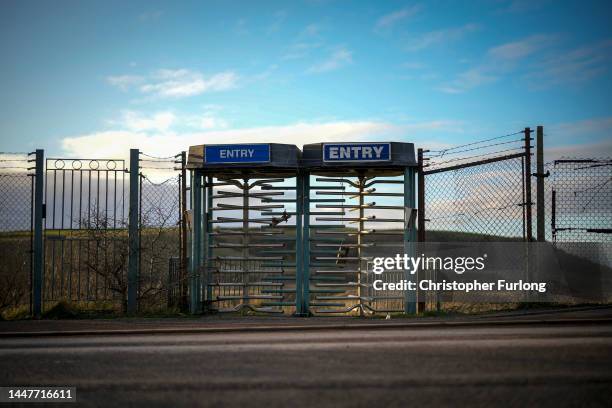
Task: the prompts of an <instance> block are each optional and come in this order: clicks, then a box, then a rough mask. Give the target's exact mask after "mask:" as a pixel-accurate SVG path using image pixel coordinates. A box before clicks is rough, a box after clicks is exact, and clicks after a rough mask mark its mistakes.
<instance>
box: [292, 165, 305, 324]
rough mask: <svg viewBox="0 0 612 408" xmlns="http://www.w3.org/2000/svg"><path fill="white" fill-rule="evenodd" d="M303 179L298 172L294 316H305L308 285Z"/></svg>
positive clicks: (296, 180)
mask: <svg viewBox="0 0 612 408" xmlns="http://www.w3.org/2000/svg"><path fill="white" fill-rule="evenodd" d="M304 177H305V174H304V172H302V171H298V174H297V177H296V179H295V315H296V316H306V315H307V314H306V309H307V308H308V307H307V306H306V304H307V302H308V301H307V300H305V299H304V286H305V285H308V283H306V282H305V277H304V265H305V264H306V259H305V258H304V247H305V244H304V242H303V241H302V239H303V229H304V223H303V217H304V194H305V193H304V191H305V187H304Z"/></svg>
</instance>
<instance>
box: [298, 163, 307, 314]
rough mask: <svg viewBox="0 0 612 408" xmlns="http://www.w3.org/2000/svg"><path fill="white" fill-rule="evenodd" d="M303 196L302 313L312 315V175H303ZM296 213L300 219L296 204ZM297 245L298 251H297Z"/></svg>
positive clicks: (305, 173)
mask: <svg viewBox="0 0 612 408" xmlns="http://www.w3.org/2000/svg"><path fill="white" fill-rule="evenodd" d="M303 180H304V181H303V188H302V190H303V195H302V200H301V203H302V213H303V214H304V216H303V221H302V222H303V224H302V228H301V230H302V247H303V248H304V255H303V257H302V276H303V279H302V282H303V285H304V286H303V288H304V289H303V293H304V295H303V304H304V307H303V309H302V312H303V313H304V314H305V315H306V316H309V315H310V173H308V172H304V174H303ZM296 213H297V214H298V218H300V216H299V214H300V212H299V209H298V208H297V202H296ZM296 229H297V227H296ZM297 248H298V247H297V245H296V250H297Z"/></svg>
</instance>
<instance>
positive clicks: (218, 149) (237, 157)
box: [187, 143, 301, 175]
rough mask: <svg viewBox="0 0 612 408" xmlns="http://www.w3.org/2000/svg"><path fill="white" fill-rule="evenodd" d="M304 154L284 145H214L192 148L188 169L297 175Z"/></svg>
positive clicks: (208, 171) (295, 147) (206, 171)
mask: <svg viewBox="0 0 612 408" xmlns="http://www.w3.org/2000/svg"><path fill="white" fill-rule="evenodd" d="M300 156H301V152H300V150H299V149H298V148H297V146H295V145H289V144H280V143H241V144H210V145H197V146H190V147H189V156H188V158H187V168H188V169H191V170H194V169H202V170H204V172H205V173H211V174H212V173H215V174H217V173H224V174H225V173H240V174H246V173H253V174H256V175H262V174H267V173H269V174H277V173H279V172H286V173H292V172H296V171H297V168H298V165H299V160H300Z"/></svg>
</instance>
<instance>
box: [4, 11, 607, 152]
mask: <svg viewBox="0 0 612 408" xmlns="http://www.w3.org/2000/svg"><path fill="white" fill-rule="evenodd" d="M610 21H612V3H611V2H609V1H595V2H591V1H584V0H583V1H544V0H474V1H465V2H457V1H444V0H432V1H421V2H418V1H340V0H338V1H333V0H329V1H326V0H318V1H317V0H304V1H297V0H296V1H291V2H286V1H258V2H253V1H243V2H241V1H231V2H230V1H196V2H192V1H174V2H170V1H128V2H125V1H53V2H51V1H12V0H4V1H2V2H0V55H2V63H1V64H0V70H1V75H0V89H1V91H0V152H25V151H30V150H32V149H35V148H44V149H45V150H46V154H47V155H48V156H56V157H58V156H59V157H69V158H75V157H79V158H123V157H126V156H127V154H128V149H129V148H140V149H141V150H142V151H144V152H147V153H149V154H153V155H170V154H175V153H178V152H179V151H181V150H185V149H186V148H187V147H188V146H189V145H194V144H205V143H237V142H284V143H293V144H296V145H298V146H301V145H302V144H305V143H314V142H329V141H360V140H392V141H405V142H414V143H416V144H417V145H418V146H420V147H425V148H437V147H441V146H442V147H444V146H453V145H457V144H461V143H467V142H470V141H473V140H478V139H483V138H489V137H495V136H499V135H503V134H507V133H511V132H515V131H518V130H521V129H522V128H524V127H526V126H531V127H535V126H536V125H543V126H544V129H545V143H546V146H547V148H548V152H549V157H550V156H551V155H552V156H555V157H557V156H596V157H605V156H612V138H611V137H610V136H611V135H612V96H611V95H612V78H611V75H610V73H611V68H612V24H610Z"/></svg>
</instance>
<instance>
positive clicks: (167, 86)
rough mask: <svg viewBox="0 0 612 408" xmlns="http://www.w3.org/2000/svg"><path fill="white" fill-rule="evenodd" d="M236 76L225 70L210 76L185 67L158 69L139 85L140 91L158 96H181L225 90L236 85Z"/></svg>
mask: <svg viewBox="0 0 612 408" xmlns="http://www.w3.org/2000/svg"><path fill="white" fill-rule="evenodd" d="M237 82H238V76H237V75H236V74H235V73H234V72H232V71H225V72H221V73H218V74H215V75H212V76H210V77H204V75H202V74H201V73H200V72H197V71H190V70H186V69H179V70H160V71H157V73H156V74H155V75H154V76H153V78H152V81H151V82H150V83H147V84H144V85H142V86H141V87H140V91H141V92H143V93H147V94H153V95H156V96H160V97H171V98H181V97H186V96H193V95H199V94H202V93H205V92H214V91H225V90H228V89H232V88H235V87H236V86H237Z"/></svg>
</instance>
